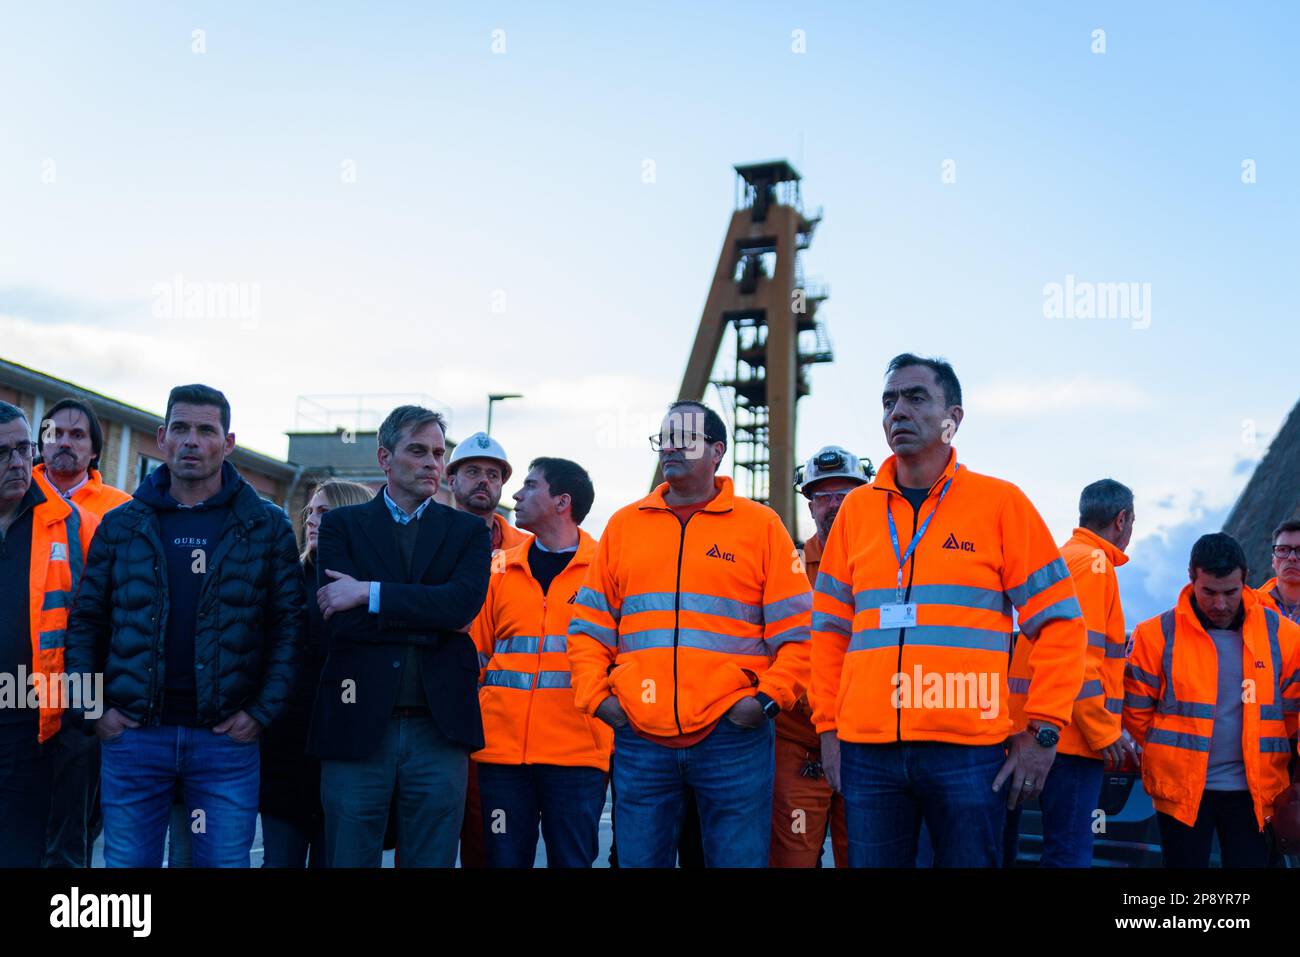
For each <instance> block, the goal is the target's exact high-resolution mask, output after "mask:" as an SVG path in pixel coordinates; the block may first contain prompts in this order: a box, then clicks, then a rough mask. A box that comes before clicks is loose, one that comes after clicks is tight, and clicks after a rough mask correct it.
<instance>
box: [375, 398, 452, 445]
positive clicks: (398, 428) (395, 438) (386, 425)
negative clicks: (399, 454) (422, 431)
mask: <svg viewBox="0 0 1300 957" xmlns="http://www.w3.org/2000/svg"><path fill="white" fill-rule="evenodd" d="M430 422H437V423H438V428H440V429H442V434H443V437H444V438H446V436H447V420H446V419H444V418H443V417H442V413H440V412H434V411H433V410H432V409H426V408H424V407H423V406H419V405H399V406H398V407H397V408H395V409H394V410H393V411H392V412H389V413H388V418H386V419H384V422H383V424H382V425H380V426H379V434H378V436H377V438H378V441H379V447H380V448H384V449H388V451H390V452H395V451H397V446H398V444H399V443H400V442H401V441H402V436H403V435H404V434H405V433H406V430H407V429H410V430H411V431H412V432H414V431H415V430H417V429H419V428H421V427H423V426H425V425H427V424H428V423H430Z"/></svg>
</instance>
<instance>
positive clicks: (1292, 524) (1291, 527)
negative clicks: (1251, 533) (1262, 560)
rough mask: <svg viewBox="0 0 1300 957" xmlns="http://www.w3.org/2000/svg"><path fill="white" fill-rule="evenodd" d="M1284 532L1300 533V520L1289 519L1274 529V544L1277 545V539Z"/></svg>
mask: <svg viewBox="0 0 1300 957" xmlns="http://www.w3.org/2000/svg"><path fill="white" fill-rule="evenodd" d="M1283 532H1300V518H1288V519H1287V520H1286V521H1285V522H1283V523H1282V524H1281V525H1279V526H1278V527H1277V528H1275V529H1273V544H1274V545H1276V544H1277V537H1278V536H1279V535H1281V534H1282V533H1283Z"/></svg>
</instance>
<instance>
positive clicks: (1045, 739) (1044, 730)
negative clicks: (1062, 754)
mask: <svg viewBox="0 0 1300 957" xmlns="http://www.w3.org/2000/svg"><path fill="white" fill-rule="evenodd" d="M1029 733H1030V734H1032V735H1033V736H1034V740H1035V741H1037V742H1038V743H1039V744H1040V745H1042V746H1043V747H1044V748H1054V747H1056V742H1057V741H1060V740H1061V732H1059V731H1057V730H1056V729H1055V728H1054V727H1052V726H1051V725H1050V724H1039V725H1037V726H1036V727H1035V726H1034V725H1032V724H1031V725H1030V726H1029Z"/></svg>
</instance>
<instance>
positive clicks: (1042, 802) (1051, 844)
mask: <svg viewBox="0 0 1300 957" xmlns="http://www.w3.org/2000/svg"><path fill="white" fill-rule="evenodd" d="M1101 775H1102V762H1101V761H1099V760H1097V759H1095V758H1082V757H1079V756H1078V755H1075V754H1058V755H1057V756H1056V760H1055V761H1053V762H1052V769H1051V770H1050V771H1048V772H1047V780H1046V781H1045V782H1043V793H1042V794H1040V795H1039V796H1038V809H1039V810H1040V811H1041V812H1042V815H1043V854H1042V857H1041V858H1040V859H1039V866H1040V867H1091V866H1092V815H1093V812H1094V811H1095V810H1096V809H1097V802H1098V801H1099V800H1100V799H1101ZM1020 812H1021V809H1020V808H1016V809H1015V810H1014V811H1011V812H1009V813H1008V814H1007V836H1006V842H1005V846H1006V852H1005V857H1006V861H1007V864H1011V863H1012V862H1013V861H1014V860H1015V856H1016V849H1017V845H1018V844H1019V841H1020Z"/></svg>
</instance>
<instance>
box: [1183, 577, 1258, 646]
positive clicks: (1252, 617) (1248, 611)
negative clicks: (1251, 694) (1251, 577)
mask: <svg viewBox="0 0 1300 957" xmlns="http://www.w3.org/2000/svg"><path fill="white" fill-rule="evenodd" d="M1193 595H1194V593H1193V591H1192V586H1191V583H1190V582H1189V583H1188V584H1186V585H1184V586H1183V590H1182V591H1181V592H1179V593H1178V605H1177V606H1176V608H1175V618H1176V619H1178V624H1181V625H1182V626H1183V627H1185V628H1192V629H1194V630H1196V631H1199V632H1200V633H1201V634H1203V635H1205V636H1206V637H1207V638H1208V637H1209V630H1208V629H1207V628H1206V627H1205V626H1204V625H1203V624H1201V619H1200V616H1199V615H1197V614H1196V607H1195V606H1194V605H1193V604H1192V598H1193ZM1241 607H1242V612H1243V615H1242V619H1241V637H1242V640H1243V641H1245V643H1246V645H1247V646H1248V647H1249V648H1250V649H1251V651H1252V652H1254V653H1255V654H1256V656H1257V657H1258V656H1259V655H1260V654H1261V653H1262V652H1263V651H1264V648H1263V647H1256V645H1255V642H1256V640H1259V641H1261V642H1263V641H1266V640H1267V639H1265V638H1264V635H1265V629H1264V612H1265V610H1266V609H1268V606H1267V605H1265V604H1264V602H1263V601H1261V600H1260V598H1259V596H1258V595H1256V594H1255V591H1254V589H1252V588H1250V587H1249V586H1243V587H1242V589H1241Z"/></svg>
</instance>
